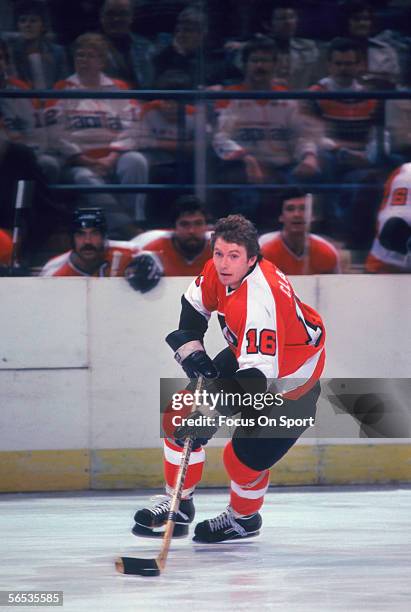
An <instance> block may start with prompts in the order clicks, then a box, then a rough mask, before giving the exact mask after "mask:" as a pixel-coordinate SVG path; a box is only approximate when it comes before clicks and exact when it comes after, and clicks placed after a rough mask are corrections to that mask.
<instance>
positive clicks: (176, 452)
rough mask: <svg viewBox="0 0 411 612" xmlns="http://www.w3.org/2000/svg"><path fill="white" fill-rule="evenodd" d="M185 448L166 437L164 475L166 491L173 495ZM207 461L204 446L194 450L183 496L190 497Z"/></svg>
mask: <svg viewBox="0 0 411 612" xmlns="http://www.w3.org/2000/svg"><path fill="white" fill-rule="evenodd" d="M182 452H183V449H182V448H181V446H178V445H177V444H174V443H173V442H172V440H169V439H168V438H165V440H164V476H165V481H166V492H167V493H168V494H169V495H172V494H173V492H174V486H175V482H176V479H177V473H178V470H179V467H180V463H181V454H182ZM204 461H205V451H204V449H203V448H202V447H200V448H198V449H197V450H193V451H192V452H191V455H190V460H189V463H188V469H187V474H186V479H185V482H184V489H183V494H182V497H183V499H184V498H185V497H188V496H189V495H191V493H192V492H193V491H194V489H195V487H196V485H197V484H198V483H199V482H200V480H201V476H202V475H203V467H204Z"/></svg>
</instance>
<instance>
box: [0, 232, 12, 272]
mask: <svg viewBox="0 0 411 612" xmlns="http://www.w3.org/2000/svg"><path fill="white" fill-rule="evenodd" d="M12 251H13V241H12V239H11V237H10V235H9V234H8V233H7V232H6V231H4V230H3V229H0V265H4V266H8V265H9V264H10V260H11V254H12Z"/></svg>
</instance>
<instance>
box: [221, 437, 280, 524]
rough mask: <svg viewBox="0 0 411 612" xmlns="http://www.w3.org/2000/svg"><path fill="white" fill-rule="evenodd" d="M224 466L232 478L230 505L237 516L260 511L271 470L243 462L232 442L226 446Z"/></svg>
mask: <svg viewBox="0 0 411 612" xmlns="http://www.w3.org/2000/svg"><path fill="white" fill-rule="evenodd" d="M223 460H224V466H225V469H226V471H227V473H228V475H229V476H230V478H231V493H230V506H231V508H232V510H233V512H234V515H235V516H247V515H249V514H254V513H255V512H258V510H259V509H260V508H261V506H262V505H263V502H264V495H265V492H266V491H267V489H268V484H269V480H270V472H269V471H268V470H263V471H262V472H260V471H257V470H253V469H251V468H249V467H248V466H247V465H245V464H244V463H242V462H241V461H240V459H239V458H238V457H237V455H236V454H235V452H234V449H233V445H232V443H231V441H230V442H228V444H227V445H226V447H225V448H224V455H223Z"/></svg>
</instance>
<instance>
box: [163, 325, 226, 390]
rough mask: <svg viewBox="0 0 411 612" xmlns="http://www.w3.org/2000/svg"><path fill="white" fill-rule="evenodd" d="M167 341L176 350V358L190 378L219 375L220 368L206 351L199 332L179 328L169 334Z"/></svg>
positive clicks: (215, 376)
mask: <svg viewBox="0 0 411 612" xmlns="http://www.w3.org/2000/svg"><path fill="white" fill-rule="evenodd" d="M166 342H167V344H168V345H169V346H170V347H171V348H172V349H173V351H175V353H174V359H175V360H176V361H177V363H179V364H180V365H181V367H182V368H183V370H184V372H185V373H186V374H187V376H188V378H198V377H199V376H204V378H217V377H218V370H217V368H216V367H215V365H214V363H213V362H212V361H211V359H210V357H209V356H208V355H207V353H206V352H205V350H204V347H203V344H202V342H201V341H200V337H199V334H198V333H197V332H195V331H192V330H182V329H177V330H176V331H173V332H171V333H170V334H168V336H167V337H166Z"/></svg>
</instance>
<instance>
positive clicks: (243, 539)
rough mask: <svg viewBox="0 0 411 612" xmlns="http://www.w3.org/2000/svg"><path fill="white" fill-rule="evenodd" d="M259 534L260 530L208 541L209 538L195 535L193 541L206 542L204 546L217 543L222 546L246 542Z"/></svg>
mask: <svg viewBox="0 0 411 612" xmlns="http://www.w3.org/2000/svg"><path fill="white" fill-rule="evenodd" d="M259 535H260V531H254V532H253V533H250V534H248V535H246V536H243V537H239V538H229V539H227V540H219V541H218V542H208V541H207V540H200V539H197V537H196V536H194V537H193V539H192V541H193V542H194V544H197V545H199V544H204V546H212V545H213V544H216V545H217V546H221V545H222V544H229V545H230V544H243V543H244V544H245V543H247V542H249V541H250V540H252V539H254V538H258V536H259Z"/></svg>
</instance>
